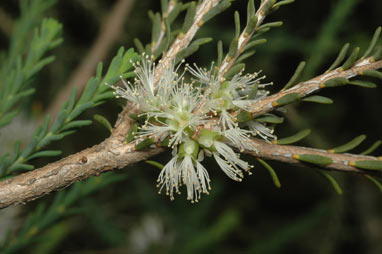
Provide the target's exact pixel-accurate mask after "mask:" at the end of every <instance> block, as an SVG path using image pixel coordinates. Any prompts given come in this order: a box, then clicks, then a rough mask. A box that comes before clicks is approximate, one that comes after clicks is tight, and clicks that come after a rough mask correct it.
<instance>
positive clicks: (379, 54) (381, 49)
mask: <svg viewBox="0 0 382 254" xmlns="http://www.w3.org/2000/svg"><path fill="white" fill-rule="evenodd" d="M375 48H376V50H375V53H374V55H373V59H374V61H379V60H381V58H382V45H378V46H377V47H375Z"/></svg>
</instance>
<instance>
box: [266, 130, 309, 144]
mask: <svg viewBox="0 0 382 254" xmlns="http://www.w3.org/2000/svg"><path fill="white" fill-rule="evenodd" d="M309 134H310V129H305V130H302V131H300V132H298V133H296V134H295V135H293V136H290V137H287V138H282V139H279V140H274V141H272V143H273V144H278V145H289V144H293V143H296V142H298V141H300V140H301V139H303V138H305V137H306V136H308V135H309Z"/></svg>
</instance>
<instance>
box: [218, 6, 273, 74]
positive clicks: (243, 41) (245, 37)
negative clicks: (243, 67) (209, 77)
mask: <svg viewBox="0 0 382 254" xmlns="http://www.w3.org/2000/svg"><path fill="white" fill-rule="evenodd" d="M270 1H271V0H265V1H262V3H261V5H260V7H259V9H258V10H257V12H256V14H255V15H256V17H257V23H256V26H255V29H253V32H252V33H251V34H247V33H246V29H245V28H244V31H243V32H242V33H241V34H240V36H239V39H238V45H237V51H236V53H235V55H234V56H233V57H229V56H228V55H227V56H226V57H225V58H224V60H223V62H222V63H221V65H220V67H219V77H220V78H221V77H223V76H224V74H225V73H226V72H227V71H228V70H229V69H231V67H232V66H233V65H234V64H235V62H236V59H237V58H238V57H239V56H240V54H241V53H242V52H243V50H244V47H245V45H247V43H248V41H249V40H250V39H251V37H252V35H253V34H254V33H255V31H256V29H257V28H258V27H259V26H260V25H261V24H262V23H263V21H264V19H265V17H266V14H265V13H264V7H265V6H267V5H269V2H270Z"/></svg>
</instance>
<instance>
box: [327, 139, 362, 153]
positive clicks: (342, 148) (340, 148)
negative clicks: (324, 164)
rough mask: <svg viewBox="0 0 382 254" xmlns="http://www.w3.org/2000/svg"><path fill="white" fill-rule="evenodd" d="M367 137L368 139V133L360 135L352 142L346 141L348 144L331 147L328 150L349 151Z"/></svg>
mask: <svg viewBox="0 0 382 254" xmlns="http://www.w3.org/2000/svg"><path fill="white" fill-rule="evenodd" d="M365 139H366V135H360V136H358V137H356V138H354V139H352V140H351V141H350V142H348V143H346V144H344V145H342V146H338V147H335V148H332V149H329V150H328V152H329V153H343V152H347V151H349V150H351V149H353V148H355V147H357V146H358V145H359V144H361V143H362V142H363V141H364V140H365Z"/></svg>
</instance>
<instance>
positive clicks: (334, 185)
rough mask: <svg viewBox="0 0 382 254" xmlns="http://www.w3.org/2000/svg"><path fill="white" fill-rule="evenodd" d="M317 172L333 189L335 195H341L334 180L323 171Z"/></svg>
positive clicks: (340, 190)
mask: <svg viewBox="0 0 382 254" xmlns="http://www.w3.org/2000/svg"><path fill="white" fill-rule="evenodd" d="M319 172H320V173H321V175H323V176H324V177H325V178H326V179H327V180H328V182H329V183H330V185H331V186H332V187H333V189H334V190H335V191H336V192H337V194H338V195H342V189H341V187H340V185H339V184H338V182H337V181H336V179H334V178H333V177H332V176H331V175H329V174H328V173H326V172H325V171H322V170H320V171H319Z"/></svg>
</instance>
